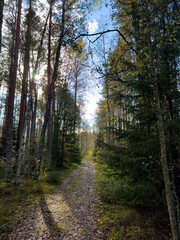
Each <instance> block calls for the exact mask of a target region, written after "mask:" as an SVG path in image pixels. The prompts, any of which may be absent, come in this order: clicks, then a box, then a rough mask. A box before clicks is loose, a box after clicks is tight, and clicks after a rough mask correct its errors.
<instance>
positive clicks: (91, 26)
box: [88, 19, 99, 34]
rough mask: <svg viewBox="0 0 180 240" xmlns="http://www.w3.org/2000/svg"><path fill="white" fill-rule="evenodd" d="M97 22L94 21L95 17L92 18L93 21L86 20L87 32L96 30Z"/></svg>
mask: <svg viewBox="0 0 180 240" xmlns="http://www.w3.org/2000/svg"><path fill="white" fill-rule="evenodd" d="M98 27H99V26H98V22H97V21H96V19H94V20H93V21H91V22H88V32H89V33H91V34H92V33H95V32H96V30H97V29H98Z"/></svg>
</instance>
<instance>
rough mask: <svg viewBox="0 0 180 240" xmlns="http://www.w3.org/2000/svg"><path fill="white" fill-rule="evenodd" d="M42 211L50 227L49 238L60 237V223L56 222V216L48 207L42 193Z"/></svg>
mask: <svg viewBox="0 0 180 240" xmlns="http://www.w3.org/2000/svg"><path fill="white" fill-rule="evenodd" d="M40 208H41V213H42V216H43V219H44V222H45V224H46V226H47V228H48V229H49V238H48V239H60V237H61V234H62V231H61V228H60V227H59V226H58V224H57V223H56V222H55V220H54V217H53V215H52V213H51V211H50V210H49V208H48V205H47V202H46V198H45V196H44V195H42V198H41V201H40Z"/></svg>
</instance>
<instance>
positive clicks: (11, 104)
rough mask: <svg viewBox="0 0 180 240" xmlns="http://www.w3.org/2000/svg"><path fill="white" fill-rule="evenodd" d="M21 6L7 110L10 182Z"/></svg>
mask: <svg viewBox="0 0 180 240" xmlns="http://www.w3.org/2000/svg"><path fill="white" fill-rule="evenodd" d="M21 5H22V0H19V1H18V16H17V24H16V38H15V49H14V62H13V66H12V71H11V73H10V86H9V95H8V110H7V116H6V118H7V137H6V150H5V154H6V164H5V180H6V181H9V180H10V178H11V172H12V155H13V111H14V96H15V88H16V76H17V65H18V53H19V44H20V24H21Z"/></svg>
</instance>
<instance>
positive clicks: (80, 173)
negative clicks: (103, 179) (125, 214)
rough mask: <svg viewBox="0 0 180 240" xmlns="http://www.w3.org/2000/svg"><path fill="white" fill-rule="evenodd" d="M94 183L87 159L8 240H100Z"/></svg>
mask: <svg viewBox="0 0 180 240" xmlns="http://www.w3.org/2000/svg"><path fill="white" fill-rule="evenodd" d="M94 181H95V167H94V165H93V164H92V163H91V162H90V161H88V160H87V159H85V160H84V161H83V163H82V165H81V166H80V167H78V168H77V169H76V170H75V171H73V172H72V173H71V175H70V176H69V178H68V179H67V180H66V181H65V182H64V183H63V184H62V185H61V186H60V187H59V188H58V189H57V190H56V192H55V193H53V194H50V195H48V196H43V198H42V201H41V202H40V204H39V206H37V207H34V208H33V209H32V213H31V215H30V216H29V217H28V218H27V219H26V220H25V221H24V222H23V223H22V224H21V225H20V226H19V227H17V228H16V229H14V231H13V232H12V233H11V234H10V236H9V238H8V239H13V240H16V239H17V240H25V239H26V240H35V239H36V240H40V239H48V240H49V239H50V240H52V239H54V240H58V239H60V240H71V239H73V240H83V239H84V240H101V239H102V233H101V232H100V231H99V230H98V228H97V226H96V221H97V220H98V212H97V209H96V204H98V203H99V198H98V197H97V195H96V194H95V192H96V187H95V182H94Z"/></svg>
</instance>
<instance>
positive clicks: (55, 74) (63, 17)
mask: <svg viewBox="0 0 180 240" xmlns="http://www.w3.org/2000/svg"><path fill="white" fill-rule="evenodd" d="M65 3H66V0H63V2H62V21H61V34H60V37H59V41H58V47H57V51H56V60H55V65H54V72H53V76H52V81H51V85H50V88H49V95H48V100H47V103H46V111H45V115H44V122H43V126H42V130H41V138H40V141H39V150H38V159H37V168H36V171H35V175H34V179H37V180H38V178H39V174H40V168H41V161H42V152H43V146H44V139H45V133H46V127H47V123H48V120H49V114H50V109H51V101H52V99H53V95H54V84H55V81H56V78H57V71H58V66H59V58H60V52H61V46H62V40H63V38H64V32H65V28H64V24H65Z"/></svg>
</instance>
